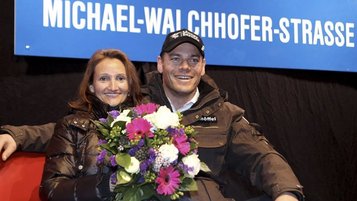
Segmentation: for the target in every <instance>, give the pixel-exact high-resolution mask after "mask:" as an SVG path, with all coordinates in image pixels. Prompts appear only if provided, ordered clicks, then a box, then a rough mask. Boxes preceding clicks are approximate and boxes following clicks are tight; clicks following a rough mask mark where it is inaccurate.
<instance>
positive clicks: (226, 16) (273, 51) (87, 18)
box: [15, 0, 357, 72]
mask: <svg viewBox="0 0 357 201" xmlns="http://www.w3.org/2000/svg"><path fill="white" fill-rule="evenodd" d="M356 10H357V1H355V0H315V1H308V0H299V1H298V0H291V1H285V0H270V1H265V0H251V1H244V0H236V1H229V0H221V1H208V0H195V1H192V0H171V1H168V0H147V1H119V0H91V1H87V0H41V1H28V0H16V1H15V54H16V55H30V56H48V57H69V58H89V57H90V56H91V55H92V53H93V52H94V51H95V50H97V49H101V48H118V49H121V50H123V51H124V52H125V53H127V54H128V56H129V57H130V59H131V60H133V61H148V62H156V58H157V56H158V54H159V53H160V49H161V45H162V43H163V41H164V39H165V36H166V34H167V33H169V32H171V31H175V30H177V29H181V28H188V29H189V30H191V31H194V32H195V33H197V34H199V35H200V36H201V37H202V39H203V41H204V43H205V53H206V60H207V63H208V64H211V65H228V66H252V67H268V68H292V69H313V70H330V71H349V72H357V47H356V45H357V40H356V38H357V31H356V30H357V27H356V22H357V12H356Z"/></svg>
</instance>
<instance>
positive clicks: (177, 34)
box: [171, 30, 200, 43]
mask: <svg viewBox="0 0 357 201" xmlns="http://www.w3.org/2000/svg"><path fill="white" fill-rule="evenodd" d="M184 36H187V37H190V38H192V39H194V40H195V41H197V42H198V43H200V39H199V38H198V37H197V36H196V35H194V34H192V33H190V32H188V31H187V30H183V31H180V32H177V33H174V34H172V36H171V38H172V39H176V38H178V37H184Z"/></svg>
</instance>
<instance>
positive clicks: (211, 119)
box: [199, 116, 217, 123]
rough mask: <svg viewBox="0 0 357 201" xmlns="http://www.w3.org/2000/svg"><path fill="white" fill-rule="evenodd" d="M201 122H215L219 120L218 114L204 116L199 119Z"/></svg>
mask: <svg viewBox="0 0 357 201" xmlns="http://www.w3.org/2000/svg"><path fill="white" fill-rule="evenodd" d="M199 121H200V122H207V123H213V122H214V123H215V122H217V117H216V116H202V117H201V118H200V120H199Z"/></svg>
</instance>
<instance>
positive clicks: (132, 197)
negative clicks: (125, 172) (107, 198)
mask: <svg viewBox="0 0 357 201" xmlns="http://www.w3.org/2000/svg"><path fill="white" fill-rule="evenodd" d="M143 199H144V192H143V190H142V189H141V188H140V187H138V186H133V187H132V188H128V190H127V191H125V192H124V194H123V201H141V200H143Z"/></svg>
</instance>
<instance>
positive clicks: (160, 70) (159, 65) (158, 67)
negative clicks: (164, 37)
mask: <svg viewBox="0 0 357 201" xmlns="http://www.w3.org/2000/svg"><path fill="white" fill-rule="evenodd" d="M157 71H159V72H160V73H162V71H163V64H162V58H161V56H157Z"/></svg>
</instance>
